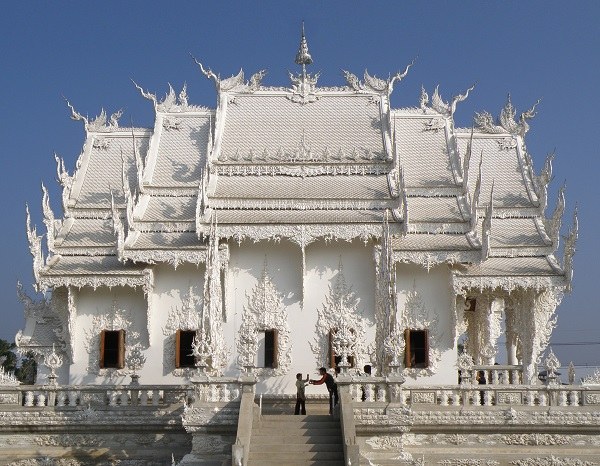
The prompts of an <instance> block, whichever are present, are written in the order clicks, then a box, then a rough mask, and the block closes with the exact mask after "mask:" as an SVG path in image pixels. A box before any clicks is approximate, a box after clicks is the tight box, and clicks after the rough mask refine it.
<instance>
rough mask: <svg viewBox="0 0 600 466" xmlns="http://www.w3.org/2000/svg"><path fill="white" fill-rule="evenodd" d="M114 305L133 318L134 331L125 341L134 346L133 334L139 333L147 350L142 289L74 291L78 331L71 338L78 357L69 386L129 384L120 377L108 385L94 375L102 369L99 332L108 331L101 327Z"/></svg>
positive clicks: (144, 305) (117, 288)
mask: <svg viewBox="0 0 600 466" xmlns="http://www.w3.org/2000/svg"><path fill="white" fill-rule="evenodd" d="M113 301H116V303H117V307H118V308H119V309H124V310H127V312H128V313H129V316H130V317H131V322H132V323H131V329H130V330H128V331H127V332H126V337H125V341H126V345H129V344H131V343H132V342H133V332H137V333H139V341H140V344H141V345H143V346H147V344H148V333H147V331H146V322H147V319H146V299H145V297H144V293H143V291H142V290H141V289H132V288H128V287H115V288H112V289H107V288H105V287H102V288H97V289H96V290H94V289H92V288H90V287H84V288H82V289H80V290H77V291H75V307H76V319H75V328H76V331H75V335H73V336H72V342H73V344H74V353H75V355H74V356H75V357H74V361H73V363H72V364H71V366H70V370H69V383H71V384H105V383H129V382H130V378H129V377H117V378H116V379H112V380H110V381H109V380H108V379H107V378H106V377H104V376H100V375H97V374H95V373H93V372H97V371H98V367H99V354H100V351H99V350H100V348H99V332H100V331H101V330H103V329H106V328H107V327H108V326H107V325H99V321H100V320H101V318H104V319H106V318H108V317H107V316H110V315H111V309H112V307H113ZM102 316H104V317H102ZM105 322H106V321H105ZM113 329H116V328H113ZM90 370H91V372H90Z"/></svg>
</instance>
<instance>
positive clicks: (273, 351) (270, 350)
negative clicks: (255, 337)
mask: <svg viewBox="0 0 600 466" xmlns="http://www.w3.org/2000/svg"><path fill="white" fill-rule="evenodd" d="M262 333H264V335H265V340H264V341H265V354H264V366H263V368H265V369H277V368H278V367H279V330H278V329H276V328H267V329H264V330H262ZM267 334H269V335H272V337H268V336H267ZM269 341H270V342H271V345H270V346H269V345H267V342H269ZM267 355H270V359H271V360H270V361H268V359H267ZM268 363H270V364H268Z"/></svg>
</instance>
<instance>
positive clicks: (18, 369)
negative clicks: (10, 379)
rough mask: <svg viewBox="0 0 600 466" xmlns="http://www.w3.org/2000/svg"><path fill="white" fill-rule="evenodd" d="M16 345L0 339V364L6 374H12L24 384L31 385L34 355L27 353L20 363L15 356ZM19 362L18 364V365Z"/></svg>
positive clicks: (34, 363)
mask: <svg viewBox="0 0 600 466" xmlns="http://www.w3.org/2000/svg"><path fill="white" fill-rule="evenodd" d="M15 348H16V345H15V344H14V343H9V342H8V341H6V340H2V339H0V364H1V365H2V367H3V368H4V370H5V371H6V372H12V373H14V374H15V377H16V378H17V379H18V380H19V381H20V382H21V383H24V384H28V385H31V384H33V383H34V382H35V378H36V374H37V363H36V362H35V357H34V354H33V353H32V352H31V351H29V352H28V353H27V354H26V355H25V357H23V358H22V359H21V360H20V361H19V358H18V357H17V355H16V354H15ZM19 362H20V364H19Z"/></svg>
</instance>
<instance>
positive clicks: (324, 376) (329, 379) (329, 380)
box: [308, 367, 338, 414]
mask: <svg viewBox="0 0 600 466" xmlns="http://www.w3.org/2000/svg"><path fill="white" fill-rule="evenodd" d="M319 374H321V378H320V379H319V380H313V379H311V380H309V381H308V383H310V384H312V385H321V384H325V385H326V386H327V391H328V392H329V414H333V407H334V406H335V405H337V404H338V391H337V384H336V383H335V380H333V375H331V374H329V373H328V372H327V369H325V368H324V367H321V368H320V369H319Z"/></svg>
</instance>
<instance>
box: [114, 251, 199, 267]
mask: <svg viewBox="0 0 600 466" xmlns="http://www.w3.org/2000/svg"><path fill="white" fill-rule="evenodd" d="M206 254H207V253H206V249H202V250H196V251H188V250H183V251H182V250H178V249H170V250H169V249H167V250H129V249H126V250H125V251H123V256H122V257H123V260H125V261H131V262H134V263H142V264H160V263H164V264H170V265H172V266H173V267H174V268H175V269H176V268H177V267H178V266H179V265H181V264H194V265H199V264H202V263H205V262H206Z"/></svg>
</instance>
